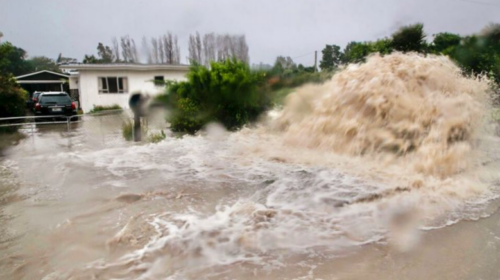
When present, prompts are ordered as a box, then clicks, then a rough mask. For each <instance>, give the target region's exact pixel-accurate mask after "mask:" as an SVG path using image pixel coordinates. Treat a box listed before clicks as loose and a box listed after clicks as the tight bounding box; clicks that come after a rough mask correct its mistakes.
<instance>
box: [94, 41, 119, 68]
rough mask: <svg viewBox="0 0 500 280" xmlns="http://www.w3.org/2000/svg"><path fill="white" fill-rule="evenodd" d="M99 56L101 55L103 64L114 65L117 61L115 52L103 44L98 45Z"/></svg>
mask: <svg viewBox="0 0 500 280" xmlns="http://www.w3.org/2000/svg"><path fill="white" fill-rule="evenodd" d="M97 55H99V58H100V59H101V62H102V63H112V62H115V61H116V57H115V54H114V53H113V50H112V49H111V48H110V47H109V46H105V45H103V44H102V43H99V44H98V45H97Z"/></svg>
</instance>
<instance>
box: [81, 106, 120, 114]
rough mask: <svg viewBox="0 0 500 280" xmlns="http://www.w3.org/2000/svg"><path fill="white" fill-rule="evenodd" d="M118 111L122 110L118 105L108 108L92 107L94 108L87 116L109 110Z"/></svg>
mask: <svg viewBox="0 0 500 280" xmlns="http://www.w3.org/2000/svg"><path fill="white" fill-rule="evenodd" d="M120 109H122V107H120V105H118V104H113V105H108V106H106V105H105V106H101V105H94V108H92V110H90V111H89V114H92V113H97V112H102V111H109V110H120Z"/></svg>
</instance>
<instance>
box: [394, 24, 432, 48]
mask: <svg viewBox="0 0 500 280" xmlns="http://www.w3.org/2000/svg"><path fill="white" fill-rule="evenodd" d="M425 37H426V35H425V33H424V25H423V24H421V23H417V24H413V25H408V26H403V27H401V28H400V29H399V30H398V31H396V32H395V33H394V34H392V43H391V45H392V48H393V49H394V50H396V51H400V52H426V51H427V43H426V41H425Z"/></svg>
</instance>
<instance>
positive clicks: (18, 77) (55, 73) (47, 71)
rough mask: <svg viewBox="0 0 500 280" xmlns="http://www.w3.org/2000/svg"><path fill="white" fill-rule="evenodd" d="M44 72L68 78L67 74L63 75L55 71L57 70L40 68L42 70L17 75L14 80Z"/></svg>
mask: <svg viewBox="0 0 500 280" xmlns="http://www.w3.org/2000/svg"><path fill="white" fill-rule="evenodd" d="M44 73H48V74H52V75H56V76H60V77H62V78H66V79H67V78H69V75H65V74H62V73H57V72H52V71H49V70H42V71H38V72H33V73H29V74H25V75H21V76H17V77H16V80H22V79H26V78H29V77H32V76H36V75H40V74H44Z"/></svg>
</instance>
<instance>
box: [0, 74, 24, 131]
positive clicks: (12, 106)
mask: <svg viewBox="0 0 500 280" xmlns="http://www.w3.org/2000/svg"><path fill="white" fill-rule="evenodd" d="M27 98H28V94H27V93H26V91H24V90H23V89H21V88H20V87H19V85H18V84H17V82H16V80H15V78H14V77H13V76H12V74H6V75H0V118H8V117H20V116H24V115H25V113H26V100H27ZM12 122H18V121H14V120H13V121H12ZM6 123H7V122H2V124H6ZM0 130H1V131H5V132H11V131H16V130H17V127H9V128H1V129H0Z"/></svg>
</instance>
